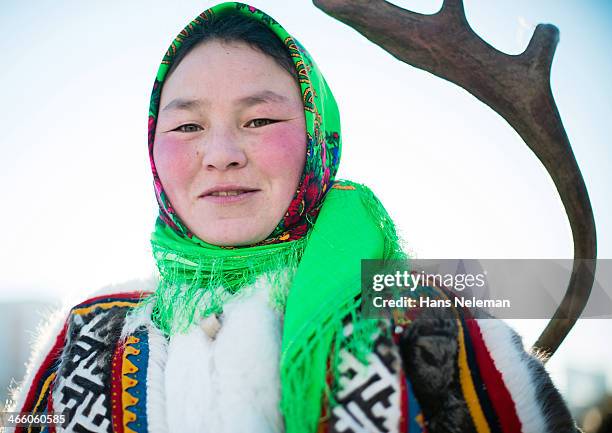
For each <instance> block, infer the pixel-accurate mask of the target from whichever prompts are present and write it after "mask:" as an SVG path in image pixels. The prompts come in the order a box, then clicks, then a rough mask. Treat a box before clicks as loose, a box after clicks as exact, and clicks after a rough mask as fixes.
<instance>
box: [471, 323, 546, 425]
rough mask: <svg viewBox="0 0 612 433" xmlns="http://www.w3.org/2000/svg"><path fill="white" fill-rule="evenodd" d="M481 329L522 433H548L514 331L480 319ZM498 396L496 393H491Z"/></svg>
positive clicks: (499, 324) (521, 348)
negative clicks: (512, 404) (519, 422)
mask: <svg viewBox="0 0 612 433" xmlns="http://www.w3.org/2000/svg"><path fill="white" fill-rule="evenodd" d="M478 326H479V327H480V331H481V333H482V337H483V339H484V342H485V344H486V346H487V349H488V350H489V353H490V354H491V358H493V362H494V363H495V367H496V368H497V369H498V370H499V371H500V373H501V375H502V378H503V380H504V383H505V384H506V387H507V388H508V391H509V392H510V396H511V397H512V400H513V401H514V404H515V406H516V412H517V415H518V417H519V420H520V421H521V424H522V433H542V432H545V431H547V428H546V424H545V419H544V416H543V414H542V410H541V409H540V405H539V404H538V401H537V399H536V394H535V384H534V383H533V382H532V381H531V380H530V378H531V375H530V372H529V366H528V364H527V358H526V357H527V356H528V355H527V353H526V352H525V351H524V348H523V347H522V344H521V347H517V345H516V344H515V342H514V341H513V336H514V335H515V334H514V331H513V330H512V329H511V328H510V327H509V326H508V325H507V324H506V323H504V322H503V321H502V320H499V319H480V320H478ZM492 392H495V391H492Z"/></svg>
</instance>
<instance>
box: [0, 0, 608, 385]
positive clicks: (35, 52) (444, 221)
mask: <svg viewBox="0 0 612 433" xmlns="http://www.w3.org/2000/svg"><path fill="white" fill-rule="evenodd" d="M393 3H395V4H397V5H399V6H402V7H405V8H411V9H412V10H414V11H418V12H421V13H434V12H436V11H437V10H438V9H439V7H440V5H441V1H425V0H421V1H400V0H396V1H394V2H393ZM213 4H215V2H209V1H193V0H183V1H180V2H179V1H176V2H170V1H166V0H164V1H162V0H155V1H151V0H147V1H145V0H138V1H137V0H132V1H129V2H119V1H105V2H102V1H97V2H81V1H50V0H40V1H35V2H16V1H13V2H11V3H10V4H8V6H7V5H4V6H3V11H2V14H0V36H1V37H0V50H1V52H2V53H3V58H4V61H3V64H2V68H1V69H0V80H1V82H2V104H1V105H0V150H1V154H2V157H1V158H0V182H2V185H4V191H3V194H2V199H3V200H2V201H3V204H4V212H2V214H1V215H0V226H2V227H3V230H2V233H1V234H0V245H1V246H2V247H1V249H0V263H2V269H1V272H0V301H1V300H2V299H29V298H48V299H56V298H59V297H63V296H73V297H76V298H78V297H81V296H84V295H85V294H86V293H87V292H91V291H92V290H95V289H96V288H98V287H100V286H103V285H107V284H109V283H115V282H121V281H125V280H128V279H132V278H135V277H145V276H147V275H149V274H150V273H151V272H152V270H153V266H154V265H153V262H152V260H151V258H150V248H149V243H148V239H149V235H150V232H151V230H152V229H153V223H154V220H155V216H156V204H155V200H154V195H153V188H152V185H151V176H150V172H149V164H148V157H147V149H146V132H147V131H146V125H147V108H148V102H149V96H150V91H151V86H152V83H153V79H154V76H155V73H156V71H157V67H158V65H159V62H160V60H161V58H162V56H163V54H164V52H165V50H166V48H167V47H168V45H169V43H170V42H171V41H172V39H173V38H174V36H175V35H176V34H177V33H178V32H179V31H180V30H181V29H182V28H183V26H184V25H185V24H186V23H187V22H188V21H189V20H191V19H192V18H193V17H195V16H196V15H197V14H198V13H200V12H201V11H202V10H204V9H205V8H207V7H210V6H212V5H213ZM252 4H253V5H254V6H257V7H259V8H261V9H262V10H264V11H265V12H267V13H269V14H270V15H271V16H273V17H274V18H275V19H276V20H277V21H279V22H280V23H281V24H282V25H283V26H284V27H285V28H286V29H288V31H289V32H290V33H291V34H293V35H294V36H295V37H296V38H297V39H298V40H300V42H302V44H303V45H304V46H305V47H306V48H307V49H308V50H309V51H310V53H311V54H312V56H313V57H314V59H315V60H316V62H317V63H318V65H319V66H320V68H321V70H322V71H323V73H324V74H325V76H326V78H327V80H328V82H329V84H330V86H331V88H332V90H333V91H334V94H335V96H336V99H337V100H338V102H339V105H340V111H341V115H342V125H343V126H342V130H343V154H342V158H341V164H340V173H339V177H341V178H349V179H352V180H356V181H359V182H363V183H366V184H368V185H369V186H370V187H371V188H372V189H373V190H374V192H375V193H377V195H378V196H379V197H380V199H381V200H382V202H383V203H384V204H385V206H386V207H387V209H388V210H389V212H390V214H391V215H392V217H393V218H394V219H395V221H396V222H397V224H398V226H399V228H400V230H401V232H402V234H403V237H404V238H405V240H406V241H407V243H408V245H409V247H410V249H411V250H412V251H413V252H415V253H416V254H417V255H418V256H419V257H421V258H428V257H430V258H443V257H447V258H571V257H572V251H573V250H572V241H571V232H570V229H569V224H568V222H567V217H566V216H565V212H564V210H563V207H562V204H561V201H560V199H559V197H558V194H557V192H556V190H555V188H554V185H553V183H552V181H551V180H550V178H549V176H548V174H547V173H546V171H545V170H544V168H543V167H542V166H541V164H540V162H539V161H538V160H537V158H536V157H535V156H534V155H533V154H532V152H531V151H530V150H529V149H528V148H527V146H526V145H525V144H524V143H523V142H522V140H521V139H520V137H519V136H518V134H517V133H516V132H514V130H512V128H511V127H510V126H509V125H508V124H507V123H506V122H505V121H504V120H503V119H502V118H501V117H500V116H498V115H497V114H496V113H495V112H493V111H492V110H491V109H490V108H489V107H487V106H485V105H484V104H482V103H481V102H479V101H478V100H477V99H475V98H474V97H472V96H471V95H470V94H468V93H467V92H466V91H464V90H462V89H460V88H458V87H457V86H455V85H454V84H451V83H449V82H446V81H444V80H442V79H439V78H437V77H434V76H432V75H430V74H428V73H426V72H424V71H421V70H418V69H415V68H413V67H411V66H408V65H405V64H403V63H401V62H399V61H397V60H395V59H394V58H393V57H391V56H390V55H389V54H387V53H386V52H384V51H383V50H382V49H380V48H379V47H377V46H375V45H373V44H372V43H370V42H368V41H367V40H366V39H365V38H364V37H362V36H361V35H359V34H358V33H357V32H355V31H354V30H352V29H351V28H349V27H347V26H345V25H343V24H341V23H339V22H337V21H335V20H334V19H332V18H331V17H329V16H327V15H325V14H324V13H322V12H321V11H319V10H318V9H316V8H315V7H314V6H313V5H312V4H311V3H310V2H308V1H302V0H294V1H291V2H287V1H281V0H269V1H268V0H260V1H253V2H252ZM465 7H466V11H467V17H468V20H469V21H470V23H471V25H472V27H473V28H474V30H475V31H476V32H477V33H478V34H479V35H481V37H483V38H484V39H485V40H486V41H487V42H489V43H490V44H491V45H493V46H494V47H496V48H497V49H499V50H501V51H504V52H506V53H508V54H518V53H520V52H522V51H523V49H524V48H525V47H526V45H527V43H528V40H529V37H530V36H531V34H532V32H533V29H534V28H535V25H536V24H538V23H540V22H548V23H553V24H555V25H557V27H559V29H560V31H561V38H560V43H559V45H558V48H557V52H556V55H555V60H554V63H553V67H552V90H553V94H554V96H555V99H556V101H557V105H558V108H559V111H560V113H561V117H562V119H563V122H564V125H565V128H566V131H567V133H568V136H569V137H570V141H571V143H572V146H573V150H574V154H575V155H576V159H577V161H578V163H579V165H580V167H581V169H582V173H583V176H584V178H585V181H586V184H587V188H588V190H589V195H590V197H591V203H592V206H593V209H594V212H595V220H596V223H597V234H598V252H599V257H600V258H612V194H611V187H610V185H612V182H611V180H612V177H611V175H610V173H612V152H611V150H610V149H611V146H610V145H611V142H610V141H611V140H610V137H611V136H612V122H611V121H610V119H612V104H611V103H610V100H612V84H611V81H610V79H609V77H611V76H612V60H611V59H610V55H609V54H610V50H609V41H610V40H612V39H611V36H612V34H611V33H612V30H611V29H610V27H609V22H610V18H612V7H610V4H609V2H606V1H605V0H585V1H578V0H573V1H569V0H567V1H558V0H541V1H538V2H533V1H527V0H520V1H516V0H513V1H506V0H504V1H501V0H496V1H495V2H491V1H486V0H478V1H477V0H471V1H466V2H465ZM513 324H514V325H515V326H516V328H517V329H518V330H519V331H520V332H521V333H522V334H523V335H524V336H525V341H526V342H527V343H529V344H530V343H532V342H533V341H534V340H535V338H536V336H537V335H538V333H539V332H540V330H541V329H543V326H544V324H543V322H541V323H537V324H536V323H531V322H530V323H527V322H517V323H513ZM611 334H612V323H611V321H609V320H608V321H594V320H589V321H584V323H580V324H579V325H577V326H576V328H575V329H574V330H573V331H572V334H571V335H570V337H568V339H567V341H566V342H565V343H564V345H563V346H562V348H561V349H560V350H559V352H558V353H557V355H555V358H553V360H552V361H551V362H550V364H549V366H550V369H551V370H552V371H553V374H554V375H555V376H554V377H555V380H556V381H557V382H558V383H559V384H560V386H563V376H562V374H561V373H560V372H561V371H562V369H563V368H565V367H566V366H568V365H578V366H582V367H584V368H588V369H598V368H604V366H606V365H608V366H609V365H612V348H611V346H612V345H610V337H609V336H610V335H611ZM604 345H606V346H608V347H604ZM607 368H611V367H607ZM610 378H612V371H610V372H609V381H612V379H610Z"/></svg>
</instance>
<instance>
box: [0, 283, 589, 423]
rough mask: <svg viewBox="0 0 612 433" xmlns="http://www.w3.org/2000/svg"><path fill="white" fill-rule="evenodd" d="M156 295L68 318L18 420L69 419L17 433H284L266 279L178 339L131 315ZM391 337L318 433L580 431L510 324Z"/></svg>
mask: <svg viewBox="0 0 612 433" xmlns="http://www.w3.org/2000/svg"><path fill="white" fill-rule="evenodd" d="M153 285H154V282H149V283H144V282H140V283H138V284H129V285H128V287H129V288H128V289H125V288H124V287H112V288H110V289H107V290H105V291H104V292H103V293H101V294H98V295H97V296H94V297H92V298H90V299H88V300H86V301H84V302H81V303H79V304H78V305H76V306H74V307H72V308H70V309H69V311H65V312H59V313H58V314H57V315H56V317H55V319H54V320H51V321H50V322H49V324H48V326H47V327H45V332H44V333H43V334H41V335H40V336H39V344H38V347H37V349H36V350H35V351H34V353H33V355H32V358H31V360H30V363H29V368H28V372H27V374H26V377H25V379H24V380H23V382H22V385H21V387H20V388H19V389H16V390H14V393H13V401H12V406H11V407H9V408H8V409H9V410H12V411H20V412H22V413H40V414H44V413H60V414H64V415H65V421H64V423H63V424H62V425H59V426H53V425H47V426H44V427H33V428H32V429H30V430H29V429H28V428H15V429H11V428H8V429H7V431H15V432H27V431H44V432H47V431H48V432H53V431H57V432H125V433H130V432H151V433H162V432H172V433H178V432H194V433H195V432H214V433H238V432H254V433H276V432H282V431H283V420H282V415H281V413H280V411H279V409H278V407H279V401H280V379H279V369H278V367H279V362H278V360H279V354H280V341H281V330H282V326H281V324H282V317H281V316H280V315H279V314H278V313H277V312H276V311H275V310H274V309H272V308H271V307H270V306H269V303H268V296H267V294H268V289H269V288H268V287H266V285H265V284H264V283H262V280H258V281H257V282H255V285H256V287H255V289H254V290H253V291H252V295H250V296H249V297H245V298H242V299H239V300H236V301H233V302H230V303H228V304H226V307H225V309H224V313H223V315H222V317H221V327H220V329H219V330H218V332H216V333H215V332H213V334H211V333H210V330H209V329H207V328H206V326H204V327H202V326H196V325H194V326H193V327H192V328H191V329H190V330H189V332H187V333H185V334H181V335H176V336H173V337H172V338H166V337H164V335H162V334H161V332H160V331H159V330H158V329H157V328H156V327H155V326H154V325H153V324H152V322H151V318H150V311H146V310H142V311H140V310H139V311H140V313H139V314H130V315H128V313H129V312H130V311H132V312H133V311H134V310H133V309H134V307H135V306H136V305H137V304H138V303H139V302H140V298H141V296H142V294H143V293H147V292H149V291H150V290H152V289H153V287H154V286H153ZM134 289H138V290H134ZM386 326H388V327H389V329H390V331H391V332H387V333H384V332H381V333H380V334H379V336H378V337H377V340H376V342H375V349H374V352H373V353H372V354H371V355H370V357H369V359H368V362H367V363H366V364H363V363H361V362H360V361H358V360H357V359H355V358H354V357H352V356H351V354H350V353H347V352H342V353H340V359H341V363H340V369H339V374H340V375H341V377H340V378H339V383H340V385H341V386H340V389H339V391H338V392H337V394H336V395H335V396H334V399H332V400H335V404H333V405H332V404H330V403H329V401H330V399H327V398H325V399H324V401H323V407H322V410H321V418H320V423H319V428H318V432H329V433H334V432H338V433H340V432H341V433H366V432H368V433H378V432H430V433H454V432H477V433H483V432H490V433H495V432H500V433H519V432H523V433H552V432H555V433H565V432H576V431H578V430H577V429H576V427H575V425H574V422H573V420H572V418H571V416H570V414H569V411H568V409H567V407H566V405H565V403H564V401H563V400H562V398H561V396H560V394H559V392H558V391H557V390H556V388H555V387H554V385H553V384H552V382H551V380H550V378H549V376H548V374H547V373H546V371H545V370H544V367H543V365H542V363H541V362H540V361H539V360H538V358H537V357H534V356H532V355H530V354H529V353H527V352H526V351H525V350H524V349H523V345H522V342H521V338H520V337H519V336H518V335H517V334H516V333H515V332H514V331H512V329H510V328H509V327H508V326H507V325H506V324H505V323H504V322H503V321H501V320H496V319H478V320H476V319H466V318H464V317H460V319H449V318H446V317H443V315H442V314H441V313H436V312H435V310H431V311H429V312H428V313H426V314H424V315H423V317H419V318H417V319H413V320H408V319H407V318H406V319H405V320H402V319H399V320H394V321H392V322H391V321H389V322H388V323H387V324H386ZM344 331H345V333H350V332H351V323H350V322H348V321H347V322H346V323H345V330H344ZM211 335H212V337H211ZM385 335H386V336H385ZM388 335H391V336H392V337H388Z"/></svg>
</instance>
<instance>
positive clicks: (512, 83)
mask: <svg viewBox="0 0 612 433" xmlns="http://www.w3.org/2000/svg"><path fill="white" fill-rule="evenodd" d="M313 3H314V4H315V5H316V6H317V7H318V8H320V9H321V10H323V11H324V12H325V13H327V14H328V15H331V16H332V17H334V18H336V19H338V20H340V21H342V22H344V23H345V24H347V25H349V26H350V27H353V28H354V29H355V30H357V31H358V32H359V33H361V34H362V35H364V36H365V37H366V38H368V39H369V40H370V41H371V42H374V43H375V44H377V45H379V46H380V47H381V48H383V49H384V50H386V51H387V52H389V53H390V54H391V55H393V56H394V57H396V58H398V59H399V60H401V61H403V62H405V63H408V64H410V65H412V66H415V67H417V68H419V69H423V70H425V71H428V72H430V73H432V74H434V75H436V76H438V77H441V78H444V79H446V80H448V81H451V82H453V83H455V84H457V85H459V86H461V87H462V88H464V89H465V90H467V91H468V92H470V93H471V94H472V95H474V96H475V97H476V98H478V99H479V100H480V101H482V102H484V103H485V104H487V105H488V106H489V107H491V108H492V109H493V110H495V111H496V112H497V113H498V114H499V115H500V116H502V117H503V118H504V119H505V120H506V121H507V122H508V123H509V124H510V125H511V126H512V127H513V128H514V129H515V130H516V132H518V134H519V135H520V136H521V138H522V139H523V140H524V141H525V143H526V144H527V145H528V146H529V148H530V149H531V150H532V151H533V152H534V154H535V155H536V156H537V157H538V159H539V160H540V161H541V162H542V164H543V165H544V167H545V168H546V170H547V171H548V173H549V174H550V176H551V178H552V180H553V182H554V184H555V186H556V188H557V191H558V192H559V196H560V197H561V201H562V202H563V205H564V207H565V211H566V213H567V216H568V219H569V222H570V226H571V228H572V236H573V240H574V258H575V259H595V258H596V256H597V240H596V233H595V221H594V218H593V211H592V209H591V202H590V201H589V196H588V192H587V189H586V185H585V184H584V179H583V178H582V174H581V173H580V169H579V168H578V164H577V162H576V159H575V158H574V154H573V152H572V148H571V145H570V142H569V139H568V137H567V134H566V133H565V129H564V128H563V123H562V122H561V117H560V115H559V112H558V110H557V106H556V104H555V100H554V98H553V95H552V91H551V89H550V70H551V65H552V60H553V56H554V54H555V49H556V47H557V44H558V42H559V30H558V29H557V28H556V27H555V26H553V25H550V24H540V25H538V26H537V27H536V30H535V32H534V34H533V36H532V38H531V40H530V42H529V44H528V46H527V49H526V50H525V51H524V52H523V53H521V54H520V55H509V54H505V53H503V52H501V51H499V50H496V49H495V48H493V47H492V46H491V45H489V44H488V43H487V42H485V41H484V40H483V39H482V38H480V37H479V36H478V35H477V34H476V33H475V32H474V31H473V30H472V28H471V27H470V25H469V23H468V22H467V19H466V16H465V11H464V8H463V2H462V1H461V0H445V1H444V3H443V5H442V8H441V9H440V11H439V12H438V13H436V14H433V15H422V14H419V13H416V12H411V11H408V10H406V9H403V8H400V7H398V6H395V5H393V4H391V3H389V2H387V1H384V0H313ZM594 272H595V262H594V261H593V263H592V264H591V265H589V266H586V267H580V266H579V263H578V261H576V260H575V261H574V267H573V270H572V275H571V277H570V282H569V284H568V288H567V292H566V294H565V297H564V299H563V301H562V302H561V305H560V306H559V308H558V309H557V312H556V313H555V316H554V317H553V319H552V320H551V321H550V322H549V324H548V326H547V327H546V329H545V330H544V332H543V333H542V335H541V336H540V338H539V339H538V341H537V343H536V346H537V347H538V349H540V351H545V352H548V353H550V354H552V353H554V352H555V350H556V349H557V347H559V345H560V344H561V342H562V341H563V339H564V338H565V336H566V335H567V333H568V332H569V330H570V329H571V328H572V326H573V325H574V323H575V321H576V320H577V318H578V316H579V315H580V313H581V312H582V310H583V309H584V306H585V305H586V302H587V300H588V298H589V294H590V291H591V287H592V285H593V281H594Z"/></svg>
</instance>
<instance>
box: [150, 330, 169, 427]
mask: <svg viewBox="0 0 612 433" xmlns="http://www.w3.org/2000/svg"><path fill="white" fill-rule="evenodd" d="M147 328H148V337H149V364H148V366H147V425H148V427H149V433H167V432H168V422H167V419H166V396H165V394H164V370H165V368H166V362H167V360H168V342H167V341H166V338H165V337H164V336H163V334H162V333H161V331H160V330H159V329H157V328H156V327H155V326H153V325H149V326H147Z"/></svg>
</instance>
